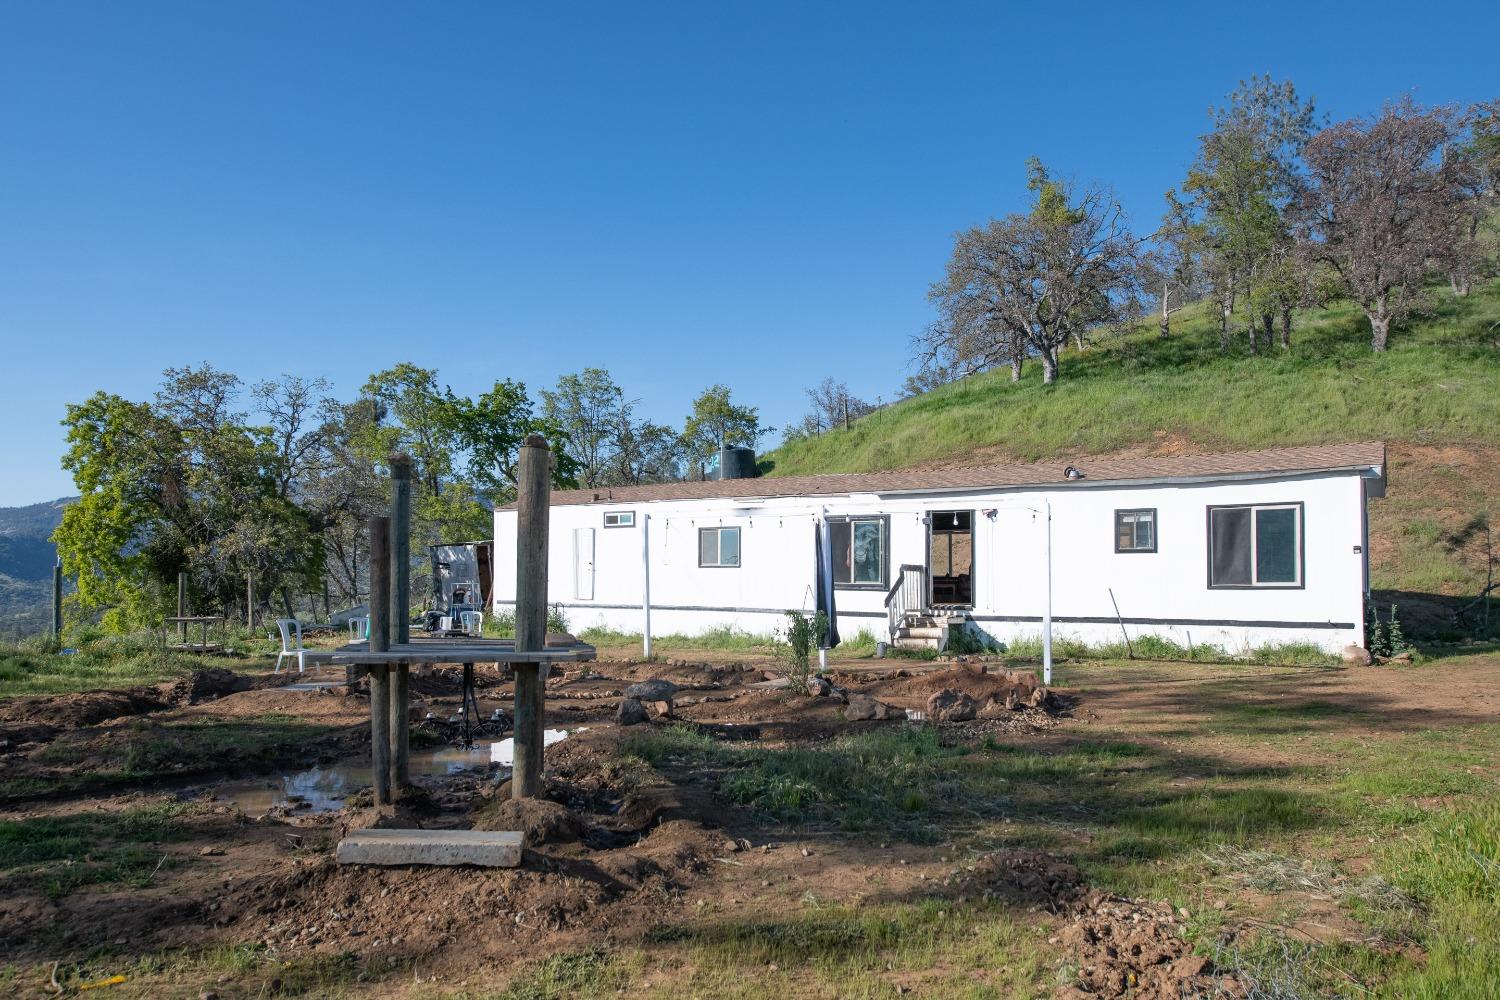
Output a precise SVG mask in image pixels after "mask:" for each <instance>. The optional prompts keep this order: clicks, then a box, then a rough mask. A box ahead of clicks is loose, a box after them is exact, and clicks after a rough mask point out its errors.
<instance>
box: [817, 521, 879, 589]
mask: <svg viewBox="0 0 1500 1000" xmlns="http://www.w3.org/2000/svg"><path fill="white" fill-rule="evenodd" d="M889 536H890V518H889V517H886V516H885V515H883V514H882V515H879V516H875V517H830V518H829V519H828V545H829V548H830V549H831V550H832V555H833V584H834V586H836V587H847V588H851V589H852V588H857V587H870V588H872V589H873V588H881V587H884V586H885V581H886V564H887V563H888V562H890V544H889Z"/></svg>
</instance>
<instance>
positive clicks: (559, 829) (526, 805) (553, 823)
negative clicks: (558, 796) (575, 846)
mask: <svg viewBox="0 0 1500 1000" xmlns="http://www.w3.org/2000/svg"><path fill="white" fill-rule="evenodd" d="M474 829H476V830H519V831H521V833H522V834H523V836H524V838H525V839H524V841H523V843H524V844H525V845H526V846H527V847H539V846H541V845H542V844H571V843H573V842H575V841H578V840H580V839H582V838H583V831H584V822H583V819H582V818H580V817H579V816H578V815H577V814H576V813H574V812H572V811H571V810H570V809H569V808H568V807H567V806H565V805H563V804H562V803H560V802H553V801H552V800H551V799H507V800H506V801H504V802H499V803H494V804H492V805H489V806H486V807H485V808H482V809H480V810H479V811H478V812H477V813H475V814H474Z"/></svg>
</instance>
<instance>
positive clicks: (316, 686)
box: [278, 681, 344, 691]
mask: <svg viewBox="0 0 1500 1000" xmlns="http://www.w3.org/2000/svg"><path fill="white" fill-rule="evenodd" d="M343 686H344V682H343V681H298V682H297V683H295V684H287V685H284V686H283V687H281V688H279V689H278V690H281V691H322V690H325V689H327V688H336V687H343Z"/></svg>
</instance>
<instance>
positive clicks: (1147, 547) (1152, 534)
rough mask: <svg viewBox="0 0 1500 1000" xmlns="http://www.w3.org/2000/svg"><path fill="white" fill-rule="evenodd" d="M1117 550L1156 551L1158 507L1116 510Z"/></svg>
mask: <svg viewBox="0 0 1500 1000" xmlns="http://www.w3.org/2000/svg"><path fill="white" fill-rule="evenodd" d="M1115 551H1116V552H1155V551H1156V509H1155V508H1146V509H1140V510H1117V511H1115Z"/></svg>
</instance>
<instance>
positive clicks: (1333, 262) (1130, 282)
mask: <svg viewBox="0 0 1500 1000" xmlns="http://www.w3.org/2000/svg"><path fill="white" fill-rule="evenodd" d="M1209 114H1210V123H1211V127H1210V129H1209V131H1208V132H1206V133H1205V134H1204V135H1202V136H1201V137H1200V138H1199V142H1198V151H1197V155H1196V156H1195V158H1194V160H1193V162H1192V164H1191V165H1190V166H1189V167H1188V170H1187V174H1186V176H1185V177H1184V179H1183V180H1182V182H1181V184H1179V185H1178V186H1177V187H1174V188H1173V189H1172V190H1170V191H1168V192H1167V193H1166V210H1165V213H1164V216H1163V218H1162V220H1161V223H1160V225H1159V226H1158V227H1157V228H1156V229H1155V230H1154V231H1153V232H1151V233H1149V234H1146V235H1143V236H1138V235H1135V234H1133V233H1132V231H1131V229H1130V228H1129V226H1128V223H1127V219H1126V215H1125V211H1124V208H1123V206H1122V205H1121V203H1120V201H1119V199H1118V198H1117V197H1116V196H1115V195H1114V193H1113V192H1112V191H1111V190H1110V189H1109V188H1108V187H1107V186H1105V185H1103V184H1098V183H1090V184H1086V185H1079V184H1076V183H1074V182H1072V181H1069V180H1065V179H1061V178H1059V177H1057V176H1055V175H1054V174H1053V173H1052V171H1051V170H1050V169H1049V168H1048V167H1047V166H1046V165H1044V164H1043V163H1042V162H1041V161H1039V160H1037V159H1032V160H1031V161H1029V162H1028V164H1027V190H1028V192H1029V195H1030V204H1029V206H1028V208H1027V210H1026V211H1023V212H1015V213H1011V214H1009V215H1006V216H1004V217H1003V218H1000V219H993V220H991V221H989V222H988V223H986V224H984V225H981V226H975V227H973V228H971V229H969V230H966V231H964V232H961V233H958V234H957V236H956V237H955V240H954V247H953V252H952V255H951V256H950V257H949V260H948V262H947V266H946V268H945V270H944V274H943V276H942V277H941V278H940V279H939V280H938V281H936V282H935V283H934V284H933V285H932V287H931V290H930V293H929V297H930V299H931V301H932V303H933V305H934V307H935V309H936V313H937V319H936V321H935V322H933V323H932V325H931V326H930V327H929V328H928V329H926V330H925V331H923V332H922V333H921V334H919V335H918V336H917V337H916V338H914V348H915V349H914V366H915V368H916V374H915V375H913V376H912V377H911V378H910V379H909V380H908V382H907V386H906V390H907V392H908V393H915V392H920V391H924V390H926V389H929V388H931V387H933V386H935V385H939V384H942V383H944V382H948V381H952V380H953V379H957V378H962V377H964V376H966V375H969V374H973V373H975V372H979V371H984V370H987V369H991V368H996V367H1009V369H1010V372H1011V377H1012V379H1015V380H1019V379H1020V377H1021V369H1022V365H1023V363H1024V362H1026V361H1027V360H1030V359H1036V360H1037V361H1039V362H1040V364H1041V367H1042V377H1043V381H1044V382H1045V383H1052V382H1054V381H1056V379H1057V378H1058V376H1059V373H1060V365H1059V357H1060V354H1061V353H1062V352H1063V351H1065V350H1068V349H1069V348H1074V349H1082V348H1083V347H1084V346H1085V344H1086V342H1087V341H1088V339H1089V338H1090V337H1091V336H1092V335H1094V334H1095V333H1096V332H1098V331H1101V330H1110V329H1119V328H1121V327H1122V326H1123V325H1124V324H1127V323H1133V322H1137V321H1139V320H1140V319H1141V318H1142V316H1143V315H1145V313H1146V311H1147V310H1148V309H1151V310H1154V312H1155V314H1156V315H1157V317H1158V321H1159V329H1160V333H1161V336H1163V337H1169V336H1170V335H1171V320H1172V316H1173V314H1174V313H1176V312H1177V311H1178V310H1179V309H1181V308H1182V306H1183V305H1185V304H1186V303H1188V302H1193V301H1199V300H1202V299H1204V298H1205V297H1208V298H1211V299H1212V301H1213V302H1214V303H1216V305H1217V307H1218V309H1217V312H1218V317H1219V336H1220V347H1221V349H1222V350H1223V351H1224V352H1226V353H1227V352H1228V351H1229V349H1230V346H1231V344H1232V342H1233V341H1234V340H1235V339H1236V338H1237V337H1240V336H1243V337H1244V338H1245V339H1246V342H1247V345H1248V349H1249V351H1250V353H1252V354H1253V353H1257V352H1259V351H1260V350H1261V349H1262V348H1269V347H1270V346H1271V345H1272V344H1273V343H1277V342H1279V344H1280V346H1281V347H1282V348H1287V347H1290V345H1291V338H1292V326H1293V311H1294V310H1295V309H1297V308H1300V307H1308V306H1315V305H1319V304H1322V303H1326V302H1328V301H1331V300H1333V299H1336V298H1348V299H1350V300H1352V301H1353V302H1354V303H1355V304H1356V305H1357V306H1358V307H1359V308H1360V309H1361V310H1362V312H1363V313H1364V316H1365V318H1366V320H1367V321H1368V324H1369V329H1370V346H1371V348H1372V349H1373V350H1375V351H1384V350H1386V348H1387V346H1388V344H1389V340H1390V334H1391V331H1392V329H1393V327H1399V326H1400V324H1401V323H1402V322H1403V321H1404V320H1405V319H1406V318H1408V317H1409V316H1410V315H1411V314H1412V312H1413V310H1414V309H1416V308H1418V307H1419V305H1420V303H1421V301H1422V296H1423V294H1424V290H1425V289H1426V288H1427V287H1428V285H1429V284H1430V283H1431V281H1432V279H1433V278H1434V277H1435V276H1444V277H1446V279H1447V280H1448V282H1449V284H1450V285H1451V288H1452V291H1453V293H1454V294H1456V295H1465V294H1467V293H1468V291H1469V290H1470V289H1471V288H1472V286H1473V284H1474V282H1475V281H1476V280H1482V279H1486V278H1489V277H1492V276H1494V275H1495V274H1496V273H1497V272H1500V269H1497V253H1496V250H1497V239H1496V235H1495V231H1494V220H1495V217H1496V208H1497V206H1500V100H1494V101H1488V102H1485V103H1481V104H1476V105H1473V106H1472V107H1468V108H1463V109H1460V108H1457V107H1453V106H1438V107H1422V106H1420V105H1418V104H1417V103H1416V102H1415V101H1413V100H1411V99H1410V98H1409V97H1408V98H1402V99H1401V100H1399V101H1395V102H1392V103H1390V104H1388V105H1386V106H1385V107H1384V108H1383V109H1382V110H1381V112H1380V113H1379V114H1377V115H1372V116H1365V117H1359V118H1352V119H1349V120H1347V121H1340V122H1335V123H1328V122H1326V121H1324V120H1323V119H1322V118H1321V117H1320V116H1319V114H1318V113H1317V110H1316V108H1315V106H1314V102H1313V101H1312V100H1311V99H1304V98H1303V97H1302V96H1301V95H1299V94H1298V93H1297V90H1296V88H1295V87H1294V86H1293V85H1292V84H1291V83H1290V82H1289V81H1281V82H1278V81H1273V80H1272V79H1271V78H1270V77H1268V76H1267V77H1254V78H1252V79H1250V80H1248V81H1244V82H1242V83H1241V84H1240V86H1239V87H1238V88H1237V89H1236V90H1235V91H1234V92H1233V93H1232V94H1230V95H1229V98H1228V101H1227V103H1226V104H1225V105H1224V106H1222V107H1216V108H1212V109H1210V113H1209Z"/></svg>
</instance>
